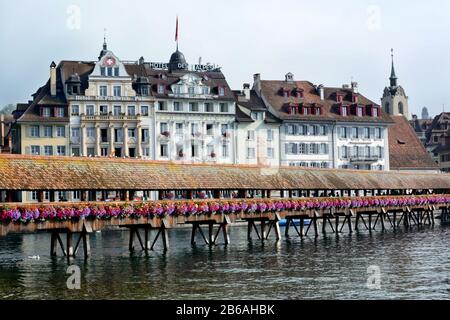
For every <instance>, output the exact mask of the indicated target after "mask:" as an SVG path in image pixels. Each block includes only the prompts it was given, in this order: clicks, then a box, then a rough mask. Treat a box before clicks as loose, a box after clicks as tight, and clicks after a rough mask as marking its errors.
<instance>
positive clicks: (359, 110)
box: [356, 107, 363, 117]
mask: <svg viewBox="0 0 450 320" xmlns="http://www.w3.org/2000/svg"><path fill="white" fill-rule="evenodd" d="M356 115H357V116H358V117H362V116H363V109H362V108H361V107H358V108H356Z"/></svg>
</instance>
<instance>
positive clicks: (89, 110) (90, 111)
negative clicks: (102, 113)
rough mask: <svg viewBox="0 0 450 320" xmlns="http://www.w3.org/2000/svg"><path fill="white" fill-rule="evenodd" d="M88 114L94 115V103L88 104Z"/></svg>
mask: <svg viewBox="0 0 450 320" xmlns="http://www.w3.org/2000/svg"><path fill="white" fill-rule="evenodd" d="M86 115H87V116H93V115H94V106H92V105H89V106H86Z"/></svg>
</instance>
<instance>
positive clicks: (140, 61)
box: [139, 57, 145, 65]
mask: <svg viewBox="0 0 450 320" xmlns="http://www.w3.org/2000/svg"><path fill="white" fill-rule="evenodd" d="M144 62H145V59H144V57H140V58H139V64H140V65H143V64H144Z"/></svg>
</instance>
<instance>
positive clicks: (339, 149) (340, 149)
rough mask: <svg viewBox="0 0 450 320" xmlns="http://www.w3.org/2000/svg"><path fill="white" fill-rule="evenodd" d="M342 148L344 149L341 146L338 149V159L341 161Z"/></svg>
mask: <svg viewBox="0 0 450 320" xmlns="http://www.w3.org/2000/svg"><path fill="white" fill-rule="evenodd" d="M344 148H345V147H343V146H341V147H339V148H338V158H339V159H342V158H343V157H342V156H343V151H344V150H343V149H344Z"/></svg>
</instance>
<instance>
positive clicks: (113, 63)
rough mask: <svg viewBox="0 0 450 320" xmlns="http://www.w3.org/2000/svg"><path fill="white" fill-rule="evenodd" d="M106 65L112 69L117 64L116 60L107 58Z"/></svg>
mask: <svg viewBox="0 0 450 320" xmlns="http://www.w3.org/2000/svg"><path fill="white" fill-rule="evenodd" d="M104 63H105V65H106V66H108V67H112V66H113V65H115V64H116V60H115V59H114V58H113V57H106V58H105V61H104Z"/></svg>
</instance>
